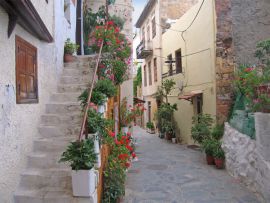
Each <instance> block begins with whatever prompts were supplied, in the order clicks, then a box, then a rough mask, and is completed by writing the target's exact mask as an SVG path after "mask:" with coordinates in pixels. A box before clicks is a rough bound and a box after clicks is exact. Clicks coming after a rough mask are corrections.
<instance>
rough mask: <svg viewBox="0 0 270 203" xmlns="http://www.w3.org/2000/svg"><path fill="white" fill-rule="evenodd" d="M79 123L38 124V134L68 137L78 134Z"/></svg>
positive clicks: (50, 137)
mask: <svg viewBox="0 0 270 203" xmlns="http://www.w3.org/2000/svg"><path fill="white" fill-rule="evenodd" d="M80 127H81V123H79V124H74V125H61V126H39V134H40V135H41V136H40V137H41V138H47V139H51V140H52V139H54V140H55V139H57V138H66V139H68V138H70V137H72V136H74V135H78V134H79V132H80Z"/></svg>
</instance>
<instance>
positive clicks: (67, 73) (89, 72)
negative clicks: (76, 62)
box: [62, 68, 94, 77]
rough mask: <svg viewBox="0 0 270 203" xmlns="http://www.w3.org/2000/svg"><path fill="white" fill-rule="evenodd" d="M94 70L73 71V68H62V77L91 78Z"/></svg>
mask: <svg viewBox="0 0 270 203" xmlns="http://www.w3.org/2000/svg"><path fill="white" fill-rule="evenodd" d="M93 72H94V69H93V68H86V69H85V70H84V69H78V68H76V69H74V68H64V69H63V73H62V76H89V77H90V76H91V75H93Z"/></svg>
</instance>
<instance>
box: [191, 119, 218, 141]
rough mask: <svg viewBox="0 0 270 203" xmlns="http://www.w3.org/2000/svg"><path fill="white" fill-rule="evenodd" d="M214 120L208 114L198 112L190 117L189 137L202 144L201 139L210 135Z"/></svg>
mask: <svg viewBox="0 0 270 203" xmlns="http://www.w3.org/2000/svg"><path fill="white" fill-rule="evenodd" d="M213 122H214V120H213V118H212V117H211V115H209V114H199V115H197V116H193V117H192V124H193V126H192V128H191V137H192V139H193V140H194V141H195V142H198V143H199V144H202V142H203V140H204V139H206V138H209V137H210V135H211V127H212V124H213Z"/></svg>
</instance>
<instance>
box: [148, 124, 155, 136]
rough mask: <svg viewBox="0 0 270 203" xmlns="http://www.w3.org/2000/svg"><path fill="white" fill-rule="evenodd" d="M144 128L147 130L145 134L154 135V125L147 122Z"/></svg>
mask: <svg viewBox="0 0 270 203" xmlns="http://www.w3.org/2000/svg"><path fill="white" fill-rule="evenodd" d="M146 128H147V132H148V133H151V134H154V133H155V126H154V123H153V122H151V121H149V122H147V123H146Z"/></svg>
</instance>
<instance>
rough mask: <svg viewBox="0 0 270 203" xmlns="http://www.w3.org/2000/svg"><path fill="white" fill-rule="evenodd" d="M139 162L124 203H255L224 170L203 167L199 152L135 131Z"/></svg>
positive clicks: (204, 164) (255, 200)
mask: <svg viewBox="0 0 270 203" xmlns="http://www.w3.org/2000/svg"><path fill="white" fill-rule="evenodd" d="M134 135H135V137H136V139H137V143H138V145H137V150H136V151H137V155H138V157H139V161H138V162H134V163H133V165H132V167H131V169H130V170H129V172H128V178H127V182H126V197H125V199H124V202H125V203H155V202H157V203H158V202H162V203H257V202H260V201H258V200H257V198H256V196H255V195H254V194H253V193H252V192H250V191H249V190H247V189H246V188H245V187H243V186H242V185H241V184H240V183H239V182H238V181H237V180H235V179H234V178H232V177H231V176H229V175H228V174H227V172H226V171H225V170H217V169H215V167H213V166H208V165H206V163H205V160H204V156H203V154H202V153H201V152H199V151H196V150H193V149H188V148H187V147H186V146H182V145H176V144H172V143H169V142H167V141H166V140H161V139H159V138H158V137H157V136H156V135H150V134H148V133H146V132H145V131H144V130H142V129H140V128H138V127H136V128H135V129H134Z"/></svg>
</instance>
